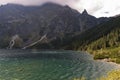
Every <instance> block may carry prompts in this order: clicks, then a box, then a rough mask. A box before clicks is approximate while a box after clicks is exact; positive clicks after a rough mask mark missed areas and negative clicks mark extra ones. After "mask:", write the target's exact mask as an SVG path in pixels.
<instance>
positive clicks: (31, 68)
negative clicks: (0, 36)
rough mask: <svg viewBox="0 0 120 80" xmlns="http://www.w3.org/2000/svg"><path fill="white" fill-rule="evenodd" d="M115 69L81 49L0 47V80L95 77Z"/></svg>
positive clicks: (59, 79)
mask: <svg viewBox="0 0 120 80" xmlns="http://www.w3.org/2000/svg"><path fill="white" fill-rule="evenodd" d="M116 68H117V67H115V66H114V65H111V64H108V63H103V62H97V61H94V60H93V59H92V56H91V55H89V54H86V53H83V52H75V51H31V50H24V51H22V50H0V80H73V78H80V77H82V76H84V77H86V78H87V79H88V80H95V78H97V77H100V76H101V75H105V73H106V72H107V71H110V70H112V69H116Z"/></svg>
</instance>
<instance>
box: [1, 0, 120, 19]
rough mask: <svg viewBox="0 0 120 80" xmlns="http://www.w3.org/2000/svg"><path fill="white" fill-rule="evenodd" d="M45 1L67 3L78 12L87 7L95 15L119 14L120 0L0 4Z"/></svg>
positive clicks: (5, 0)
mask: <svg viewBox="0 0 120 80" xmlns="http://www.w3.org/2000/svg"><path fill="white" fill-rule="evenodd" d="M46 2H54V3H59V4H62V5H65V4H67V5H69V6H70V7H72V8H74V9H76V10H78V11H79V12H82V11H83V10H84V9H87V11H88V13H89V14H91V15H94V16H96V17H101V16H107V17H109V16H114V15H117V14H120V0H114V1H113V0H0V4H7V3H17V4H23V5H41V4H43V3H46ZM106 12H107V13H106Z"/></svg>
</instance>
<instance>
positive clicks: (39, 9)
mask: <svg viewBox="0 0 120 80" xmlns="http://www.w3.org/2000/svg"><path fill="white" fill-rule="evenodd" d="M108 20H109V19H108V18H101V19H97V18H95V17H93V16H91V15H89V14H88V13H87V11H86V10H85V11H84V12H83V13H82V14H81V13H79V12H78V11H76V10H74V9H71V8H70V7H69V6H61V5H58V4H53V3H46V4H44V5H41V6H22V5H17V4H7V5H3V6H1V7H0V41H1V42H2V43H0V47H1V48H4V47H6V46H7V45H8V44H9V42H10V39H11V37H12V36H14V35H19V36H20V38H21V39H22V40H23V43H24V45H27V44H30V43H32V42H35V41H37V40H39V39H40V38H41V37H42V36H43V35H45V34H47V38H46V39H47V42H49V41H52V40H54V39H56V38H57V37H61V38H62V37H64V36H65V35H68V34H69V35H70V36H73V35H75V34H76V33H80V32H83V31H85V30H87V29H89V28H92V27H94V26H96V25H98V24H100V23H103V22H105V21H108Z"/></svg>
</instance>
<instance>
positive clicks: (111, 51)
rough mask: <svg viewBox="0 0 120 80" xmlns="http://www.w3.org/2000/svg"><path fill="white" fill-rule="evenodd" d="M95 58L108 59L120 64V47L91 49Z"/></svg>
mask: <svg viewBox="0 0 120 80" xmlns="http://www.w3.org/2000/svg"><path fill="white" fill-rule="evenodd" d="M88 52H90V53H91V54H93V56H94V59H95V60H97V59H106V60H107V61H108V62H115V63H118V64H120V47H113V48H106V49H101V50H93V51H92V50H89V51H88Z"/></svg>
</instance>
